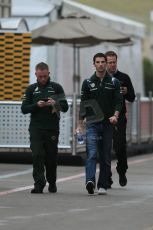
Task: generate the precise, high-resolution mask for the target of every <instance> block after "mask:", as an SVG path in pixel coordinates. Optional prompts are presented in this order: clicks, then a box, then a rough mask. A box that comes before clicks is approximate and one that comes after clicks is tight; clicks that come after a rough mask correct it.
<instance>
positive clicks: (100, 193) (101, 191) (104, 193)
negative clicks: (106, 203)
mask: <svg viewBox="0 0 153 230" xmlns="http://www.w3.org/2000/svg"><path fill="white" fill-rule="evenodd" d="M106 194H107V190H106V189H104V188H99V189H98V195H106Z"/></svg>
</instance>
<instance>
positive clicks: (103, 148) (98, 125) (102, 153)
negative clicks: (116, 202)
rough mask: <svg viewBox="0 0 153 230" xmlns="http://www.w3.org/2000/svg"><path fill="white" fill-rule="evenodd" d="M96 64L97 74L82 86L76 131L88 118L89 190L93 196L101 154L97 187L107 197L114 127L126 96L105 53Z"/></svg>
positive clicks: (97, 57)
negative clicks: (121, 91) (109, 68)
mask: <svg viewBox="0 0 153 230" xmlns="http://www.w3.org/2000/svg"><path fill="white" fill-rule="evenodd" d="M93 65H94V67H95V70H96V71H95V73H94V74H93V75H92V76H91V77H90V78H89V79H86V80H84V82H83V84H82V89H81V104H80V119H79V125H78V127H77V129H76V131H80V132H82V131H83V128H84V127H83V124H84V123H83V120H84V119H86V151H87V159H86V168H85V169H86V189H87V191H88V193H89V194H94V189H95V187H96V163H97V153H98V155H99V167H100V172H99V178H98V181H97V188H98V194H99V195H105V194H107V185H108V184H107V181H108V178H109V171H110V166H111V147H112V135H113V125H114V124H116V123H117V121H118V116H119V113H120V110H121V107H122V95H121V93H120V83H119V81H118V80H117V79H115V78H112V77H110V76H109V75H108V73H107V72H106V56H105V55H104V54H103V53H97V54H95V55H94V57H93Z"/></svg>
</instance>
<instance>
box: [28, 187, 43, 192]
mask: <svg viewBox="0 0 153 230" xmlns="http://www.w3.org/2000/svg"><path fill="white" fill-rule="evenodd" d="M31 193H43V188H39V187H34V188H33V189H32V190H31Z"/></svg>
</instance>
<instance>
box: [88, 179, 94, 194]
mask: <svg viewBox="0 0 153 230" xmlns="http://www.w3.org/2000/svg"><path fill="white" fill-rule="evenodd" d="M94 187H95V186H94V183H93V182H92V181H88V182H87V184H86V189H87V191H88V193H89V194H94Z"/></svg>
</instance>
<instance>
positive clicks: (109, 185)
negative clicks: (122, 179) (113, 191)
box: [107, 177, 113, 189]
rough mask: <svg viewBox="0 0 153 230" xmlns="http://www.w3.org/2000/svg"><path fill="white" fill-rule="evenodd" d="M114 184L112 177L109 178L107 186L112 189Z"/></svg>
mask: <svg viewBox="0 0 153 230" xmlns="http://www.w3.org/2000/svg"><path fill="white" fill-rule="evenodd" d="M112 184H113V180H112V178H111V177H110V178H109V180H108V184H107V188H108V189H110V188H111V187H112Z"/></svg>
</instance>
